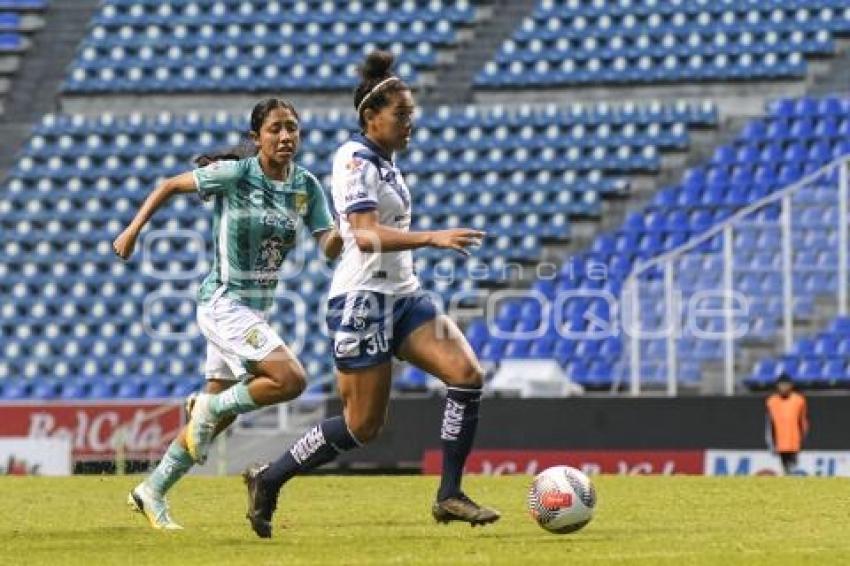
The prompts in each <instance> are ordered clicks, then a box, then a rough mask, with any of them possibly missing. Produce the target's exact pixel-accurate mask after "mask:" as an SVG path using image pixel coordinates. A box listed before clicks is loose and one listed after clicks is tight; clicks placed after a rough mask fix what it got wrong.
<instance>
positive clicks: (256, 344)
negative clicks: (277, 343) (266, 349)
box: [245, 328, 268, 350]
mask: <svg viewBox="0 0 850 566" xmlns="http://www.w3.org/2000/svg"><path fill="white" fill-rule="evenodd" d="M266 342H268V339H267V338H266V336H265V335H264V334H263V332H262V331H261V330H260V329H259V328H252V329H251V330H249V331H248V332H246V333H245V343H246V344H248V345H249V346H251V347H252V348H254V349H255V350H259V349H260V348H262V347H263V346H265V345H266Z"/></svg>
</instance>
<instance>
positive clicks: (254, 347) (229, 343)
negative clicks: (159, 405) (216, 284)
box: [198, 293, 284, 381]
mask: <svg viewBox="0 0 850 566" xmlns="http://www.w3.org/2000/svg"><path fill="white" fill-rule="evenodd" d="M198 327H199V328H200V329H201V333H202V334H203V335H204V337H205V338H206V339H207V360H206V363H205V365H204V374H205V375H206V378H207V379H221V380H230V381H238V380H241V379H244V378H245V377H246V376H248V375H250V374H251V372H250V371H249V370H248V367H247V363H248V362H258V361H260V360H263V359H265V358H266V357H267V356H268V355H269V354H271V353H272V350H274V349H275V348H277V347H278V346H283V345H284V342H283V339H281V337H280V336H278V334H277V332H275V331H274V330H273V329H272V327H271V326H269V323H268V321H267V320H266V315H265V313H263V312H261V311H258V310H254V309H252V308H250V307H248V306H245V305H244V304H242V303H240V302H239V301H236V300H234V299H231V298H229V297H226V296H223V295H221V294H220V293H216V294H215V295H213V297H212V299H211V300H210V301H209V302H208V303H204V304H199V305H198Z"/></svg>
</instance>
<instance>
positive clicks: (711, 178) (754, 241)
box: [467, 97, 850, 389]
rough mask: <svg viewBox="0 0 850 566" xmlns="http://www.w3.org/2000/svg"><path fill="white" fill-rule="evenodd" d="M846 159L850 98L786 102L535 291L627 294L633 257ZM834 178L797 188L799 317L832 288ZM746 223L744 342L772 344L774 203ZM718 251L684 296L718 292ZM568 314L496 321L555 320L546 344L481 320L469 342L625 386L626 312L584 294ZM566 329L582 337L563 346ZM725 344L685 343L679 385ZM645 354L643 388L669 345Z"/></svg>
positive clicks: (650, 306) (741, 266)
mask: <svg viewBox="0 0 850 566" xmlns="http://www.w3.org/2000/svg"><path fill="white" fill-rule="evenodd" d="M848 154H850V100H848V99H840V98H834V97H832V98H824V99H820V100H817V99H807V98H803V99H800V100H790V99H789V100H779V101H777V102H776V103H774V104H772V105H771V106H770V108H769V112H768V116H767V118H765V119H759V120H754V121H752V122H750V123H748V124H747V125H746V126H745V127H744V129H743V131H742V132H741V134H740V135H739V136H738V137H737V139H736V140H735V141H734V142H733V143H732V144H730V145H728V146H723V147H720V148H718V149H717V150H716V151H715V154H714V156H713V157H712V159H711V160H710V162H709V163H707V164H706V165H705V166H704V167H698V168H694V169H690V170H688V171H687V172H686V173H685V175H684V178H683V179H682V181H681V183H680V184H679V185H677V186H675V187H669V188H666V189H663V190H661V191H660V192H659V193H658V194H657V195H656V197H655V198H654V200H653V201H652V203H651V204H650V205H649V206H648V207H646V208H645V209H644V210H643V211H642V212H639V213H633V214H631V215H629V216H628V217H627V218H626V220H625V222H624V225H623V226H622V227H621V228H620V229H618V230H617V231H615V232H613V233H608V234H601V235H599V236H598V237H597V238H596V239H595V240H594V242H593V244H592V246H591V248H590V250H589V251H588V252H586V253H583V254H580V255H579V256H577V257H574V258H571V260H570V261H569V262H568V263H567V264H565V265H564V266H563V267H562V269H561V273H560V274H559V276H558V277H557V278H556V279H554V280H539V281H537V282H536V283H535V284H534V286H533V289H534V290H536V291H538V292H540V293H541V294H542V295H543V296H545V297H547V298H548V299H549V300H550V301H551V300H553V299H554V298H555V297H556V295H557V294H561V293H564V292H565V291H566V292H575V291H576V290H588V291H595V292H599V291H606V292H609V293H610V294H611V295H612V296H613V297H614V298H619V297H620V296H621V291H622V284H623V281H624V280H625V278H626V276H627V275H628V274H629V273H630V272H631V270H632V268H633V267H634V266H635V265H636V262H637V261H639V260H647V259H650V258H653V257H656V256H658V255H659V254H661V253H662V252H665V251H669V250H672V249H674V248H676V247H677V246H679V245H681V244H682V243H684V242H686V241H687V240H688V239H689V238H691V237H694V236H697V235H699V234H701V233H703V232H705V231H706V230H708V229H709V228H711V227H712V226H714V225H716V224H717V223H719V222H721V221H722V220H724V219H725V218H728V217H729V216H730V215H731V214H732V213H733V212H735V211H737V210H739V209H741V208H742V207H743V206H745V205H748V204H752V203H753V202H755V201H757V200H759V199H760V198H762V197H765V196H767V195H769V194H770V193H772V192H773V191H775V190H776V189H779V188H782V187H785V186H787V185H789V184H791V183H793V182H794V181H796V180H798V179H800V178H801V176H803V175H804V174H807V173H811V172H814V171H816V170H817V169H819V168H820V167H822V166H823V165H825V164H827V163H829V162H830V161H831V160H833V159H837V158H839V157H841V156H845V155H848ZM836 180H837V175H836V173H835V172H833V173H832V174H830V175H827V176H825V178H824V180H823V181H822V182H820V183H818V184H815V185H812V186H810V187H806V189H805V190H801V191H798V193H797V194H796V196H795V197H794V199H793V206H794V210H795V213H794V219H793V224H792V226H793V236H794V241H795V246H796V247H795V249H796V253H795V257H794V258H793V269H794V282H793V285H794V292H795V299H796V304H795V307H794V308H795V313H796V314H798V315H801V316H805V315H807V314H810V313H811V311H812V309H813V303H814V299H815V298H816V297H817V296H818V295H823V294H830V293H831V294H834V293H835V290H836V270H837V259H836V257H837V251H836V250H837V226H838V221H837V218H838V217H837V198H838V195H837V190H836V182H837V181H836ZM746 220H747V222H746V223H742V224H741V225H740V226H739V229H738V230H736V239H735V242H734V252H735V264H734V274H735V280H734V288H735V289H736V290H741V291H743V292H745V293H747V294H748V295H749V296H751V297H752V298H753V304H752V309H753V310H752V321H753V324H752V326H751V328H750V329H749V332H748V334H747V337H748V338H774V339H775V335H776V332H777V328H778V327H780V326H781V320H782V318H781V317H782V302H781V280H782V279H781V273H780V266H779V262H778V261H777V256H778V255H779V254H778V246H779V242H780V238H779V236H778V234H779V228H778V225H777V220H778V207H776V206H773V207H767V208H765V209H763V210H760V211H758V212H757V213H755V214H753V215H750V217H748V218H747V219H746ZM720 249H721V240H720V237H719V236H717V237H713V238H711V239H709V240H707V241H706V242H705V243H704V244H703V245H700V246H699V247H697V248H696V249H695V250H694V251H693V252H692V253H689V254H686V255H685V256H683V257H682V260H681V262H680V263H679V264H678V266H677V270H676V280H677V283H678V285H679V287H680V288H681V289H682V290H683V291H685V292H693V291H694V290H697V289H719V288H721V285H720V277H721V275H722V257H721V256H720V254H719V252H720ZM594 262H595V263H596V264H598V265H601V266H603V267H602V268H603V269H604V276H599V275H594V273H592V272H590V271H592V265H593V263H594ZM588 266H591V269H590V271H589V270H588ZM598 272H599V270H597V273H598ZM653 275H654V277H653V278H652V280H650V281H649V282H648V283H647V284H646V285H645V287H646V289H644V290H643V291H642V293H643V294H642V302H641V303H640V313H641V317H642V319H643V320H642V322H643V324H644V328H649V329H653V328H659V327H661V320H662V318H663V315H664V306H665V305H664V287H663V281H662V280H661V278H660V272H656V273H654V274H653ZM555 304H556V305H558V304H559V303H555ZM708 306H713V307H714V308H717V307H719V305H717V304H714V305H708ZM560 309H561V310H560V311H558V312H548V313H547V312H541V308H540V307H539V306H538V305H537V302H536V301H534V300H533V299H525V300H516V301H507V302H506V303H505V304H504V305H503V306H502V307H501V309H500V310H499V312H498V313H497V316H496V319H495V322H496V325H497V327H498V328H499V329H500V330H503V331H514V332H515V331H518V330H524V331H528V330H533V329H536V328H540V324H541V320H543V321H544V323H545V322H549V323H550V324H548V331H547V333H546V335H545V336H544V337H543V338H542V339H536V340H529V339H502V338H500V337H499V336H498V335H496V336H494V334H495V333H494V332H493V331H492V329H490V330H488V328H487V325H486V324H485V323H484V321H477V322H475V323H473V324H472V325H471V326H470V327H469V329H468V332H467V335H468V337H469V339H470V341H471V342H472V344H473V346H474V347H475V349H476V351H478V352H479V354H480V355H481V357H482V358H483V359H484V360H487V361H489V362H491V363H498V361H499V360H500V359H502V358H503V357H508V358H511V357H515V358H523V357H532V358H555V359H557V360H558V361H559V362H560V363H561V364H562V365H563V366H564V368H565V370H566V373H567V375H568V376H569V377H570V378H572V379H574V380H575V381H577V382H579V383H581V384H583V385H585V386H587V387H589V388H603V389H604V388H609V387H611V386H612V385H616V384H617V383H622V382H623V381H624V380H626V379H627V378H628V375H629V373H628V363H627V359H624V353H625V352H626V344H624V342H623V339H622V336H621V335H619V334H616V335H608V334H607V330H608V328H607V327H608V323H609V322H611V323H612V324H613V323H616V320H617V318H618V316H619V315H618V313H616V312H613V311H615V309H613V308H612V307H611V305H610V304H609V302H608V301H605V300H604V299H603V298H601V297H592V298H581V297H577V298H573V299H571V300H569V301H567V302H564V303H561V304H560ZM553 310H554V309H553ZM719 322H722V321H718V320H714V321H712V324H713V325H714V326H716V323H719ZM558 323H560V324H558ZM556 326H559V328H556ZM564 330H571V331H574V332H582V333H585V334H584V335H583V336H582V337H577V338H564V337H563V336H564ZM714 330H718V328H714ZM722 348H723V344H722V342H720V341H719V340H694V338H693V337H692V336H688V335H685V336H683V337H682V338H681V339H680V340H678V342H677V352H678V354H679V358H680V362H681V364H680V368H679V376H680V379H681V380H682V381H683V382H692V383H693V382H698V381H699V379H700V377H701V369H700V368H701V364H702V363H704V362H706V361H710V360H722V353H723V349H722ZM641 354H642V356H641V357H642V362H643V364H642V366H641V369H640V373H641V377H642V379H643V381H644V382H645V383H646V384H652V383H653V382H656V383H664V382H666V379H667V368H666V348H665V342H664V340H661V339H659V340H643V341H642V343H641Z"/></svg>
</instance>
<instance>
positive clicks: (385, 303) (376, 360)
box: [327, 291, 439, 370]
mask: <svg viewBox="0 0 850 566" xmlns="http://www.w3.org/2000/svg"><path fill="white" fill-rule="evenodd" d="M438 314H439V310H438V308H437V305H435V304H434V301H433V300H431V297H430V296H429V295H427V294H425V293H422V292H419V293H413V294H410V295H385V294H383V293H376V292H374V291H352V292H351V293H347V294H345V295H339V296H337V297H333V298H332V299H330V300H329V301H328V314H327V323H328V331H329V332H330V336H331V345H332V348H333V353H334V363H335V364H336V367H338V368H339V369H341V370H349V369H362V368H368V367H372V366H376V365H378V364H381V363H384V362H386V361H387V360H390V359H392V357H393V356H394V355H395V354H396V352H397V351H398V349H399V347H400V346H401V344H402V342H404V340H405V338H407V337H408V336H410V333H411V332H413V331H414V330H416V329H417V328H418V327H420V326H422V325H423V324H424V323H426V322H428V321H429V320H432V319H434V318H436V317H437V315H438Z"/></svg>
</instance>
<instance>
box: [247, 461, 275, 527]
mask: <svg viewBox="0 0 850 566" xmlns="http://www.w3.org/2000/svg"><path fill="white" fill-rule="evenodd" d="M268 467H269V465H268V464H253V465H252V466H250V467H248V468H247V469H246V470H245V471H244V472H242V479H244V480H245V487H247V488H248V512H247V513H246V514H245V517H247V518H248V520H249V521H250V522H251V528H252V529H254V532H255V533H257V536H258V537H260V538H271V536H272V515H274V511H275V509H276V508H277V497H278V495H279V494H280V492H279V491H275V492H274V493H272V492H271V491H270V490H269V489H268V488H266V487H265V486H263V482H262V477H261V476H262V474H263V472H264V471H266V469H267V468H268Z"/></svg>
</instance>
